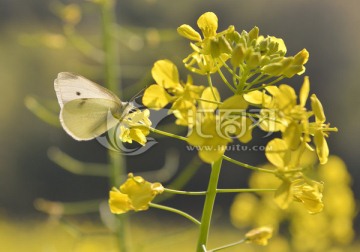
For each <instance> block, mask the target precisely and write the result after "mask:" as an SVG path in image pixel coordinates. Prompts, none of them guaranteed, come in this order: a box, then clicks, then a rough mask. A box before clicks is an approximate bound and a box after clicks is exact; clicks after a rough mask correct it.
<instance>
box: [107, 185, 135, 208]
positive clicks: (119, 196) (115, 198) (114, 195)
mask: <svg viewBox="0 0 360 252" xmlns="http://www.w3.org/2000/svg"><path fill="white" fill-rule="evenodd" d="M109 195H110V197H109V206H110V211H111V212H112V213H114V214H122V213H126V212H128V211H130V210H132V205H131V202H130V199H129V196H128V195H126V194H123V193H121V192H120V191H119V190H117V189H116V188H113V189H112V190H111V191H110V194H109Z"/></svg>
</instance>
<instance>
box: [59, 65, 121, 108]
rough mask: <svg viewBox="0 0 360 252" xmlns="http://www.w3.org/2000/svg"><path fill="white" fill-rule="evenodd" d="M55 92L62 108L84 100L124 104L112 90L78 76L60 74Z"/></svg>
mask: <svg viewBox="0 0 360 252" xmlns="http://www.w3.org/2000/svg"><path fill="white" fill-rule="evenodd" d="M54 87H55V92H56V96H57V99H58V102H59V104H60V107H61V108H62V107H63V106H64V104H66V103H67V102H69V101H72V100H76V99H83V98H86V99H88V98H100V99H107V100H112V101H114V102H117V103H119V104H120V105H121V104H122V103H121V101H120V99H119V98H118V97H117V96H116V95H115V94H114V93H112V92H111V91H110V90H108V89H106V88H104V87H102V86H100V85H98V84H96V83H94V82H92V81H90V80H88V79H86V78H85V77H82V76H80V75H77V74H73V73H69V72H62V73H59V74H58V76H57V78H56V79H55V82H54Z"/></svg>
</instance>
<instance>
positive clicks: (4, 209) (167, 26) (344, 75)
mask: <svg viewBox="0 0 360 252" xmlns="http://www.w3.org/2000/svg"><path fill="white" fill-rule="evenodd" d="M69 2H72V3H79V4H81V6H82V10H83V17H82V21H81V23H80V24H79V25H78V32H79V34H81V35H82V36H84V37H85V38H86V39H88V40H89V41H90V42H91V43H93V44H94V45H95V46H99V47H100V46H101V39H100V35H101V30H100V26H99V24H100V15H99V11H98V10H97V9H96V7H95V6H94V5H93V4H91V3H89V2H87V1H63V2H62V3H69ZM118 2H119V4H118V8H117V15H118V21H119V24H120V26H121V27H122V29H119V30H118V31H117V32H119V34H118V36H119V43H120V45H121V47H120V62H121V65H122V70H121V72H122V83H123V86H124V87H125V88H127V90H128V91H127V92H126V93H124V94H122V98H124V99H126V98H129V97H131V96H132V95H133V94H135V93H136V92H137V91H138V90H136V89H140V87H141V86H142V85H147V84H151V79H150V77H149V71H150V69H151V66H152V64H153V62H155V61H156V60H157V59H162V58H169V59H171V60H173V61H175V62H176V63H178V65H179V66H180V62H181V59H182V58H184V57H185V56H186V55H187V53H188V52H189V51H190V49H189V47H188V42H187V41H186V40H185V39H182V38H181V37H180V36H177V34H176V32H175V31H176V28H177V27H178V26H179V25H181V24H183V23H186V24H190V25H192V26H193V27H195V24H196V20H197V18H198V17H199V16H200V15H201V14H202V13H204V12H206V11H213V12H215V13H216V14H217V16H218V18H219V23H220V28H219V29H220V30H222V29H225V28H226V27H227V26H229V25H235V27H236V29H237V30H240V31H241V30H242V29H244V30H250V29H251V28H252V27H254V26H255V25H256V26H258V27H259V28H260V33H261V34H263V35H267V34H269V35H273V36H276V37H281V38H283V39H284V41H285V43H286V45H287V47H288V54H289V55H292V54H295V53H296V52H298V51H300V50H301V49H302V48H306V49H307V50H308V51H309V52H310V60H309V62H308V63H307V65H306V67H307V72H306V74H307V75H309V76H310V82H311V89H312V92H314V93H316V94H317V96H318V97H319V99H320V100H321V101H322V103H323V105H324V108H325V113H326V115H327V119H328V121H329V122H331V124H332V125H334V126H336V127H338V128H339V132H338V133H337V134H331V137H330V139H329V145H330V149H331V152H332V154H336V155H338V156H341V157H342V158H343V159H344V161H345V162H346V164H347V166H348V169H349V171H350V173H351V175H352V177H353V190H354V192H355V196H356V197H357V198H359V197H360V183H359V182H358V179H359V177H360V170H359V169H358V168H359V166H360V162H359V159H358V156H359V155H358V153H359V141H360V139H359V133H358V130H359V128H360V125H359V118H360V112H359V111H360V110H359V109H360V106H359V105H360V99H359V98H358V97H357V96H358V92H359V93H360V85H359V84H360V83H359V77H357V76H356V74H358V73H359V69H360V68H359V66H360V47H359V45H360V33H359V32H358V31H359V25H360V16H359V14H358V12H359V10H360V2H359V1H358V0H348V1H338V0H327V1H310V0H301V1H300V0H297V1H288V0H272V1H268V0H258V1H238V0H223V1H216V0H198V1H195V0H182V1H166V0H132V1H118ZM60 3H61V2H57V1H46V0H33V1H20V0H0V86H1V91H0V102H1V103H0V104H1V106H0V118H1V119H0V120H1V123H0V134H1V135H0V141H1V147H0V148H1V149H0V219H8V220H11V221H15V222H16V223H18V221H23V220H26V221H28V220H32V221H33V220H34V219H35V220H37V219H38V218H40V219H41V218H43V217H44V215H42V214H40V213H39V212H37V211H36V210H35V208H34V206H33V202H34V200H35V199H37V198H46V199H49V200H54V201H72V202H74V201H77V200H91V199H99V198H100V199H101V198H104V199H105V198H106V197H107V193H108V189H109V185H108V180H107V179H106V178H95V177H83V176H77V175H74V174H71V173H69V172H67V171H64V170H62V169H61V168H59V167H58V166H57V165H55V164H54V163H53V162H51V161H50V160H49V159H48V157H47V151H48V149H49V148H50V147H52V146H57V147H59V148H61V149H62V150H64V151H65V152H66V153H68V154H70V155H71V156H73V157H75V158H77V159H79V160H83V161H86V162H106V150H105V149H104V148H103V147H101V146H100V145H99V144H98V143H97V142H96V141H92V142H86V143H85V142H75V141H74V140H72V139H71V138H70V137H69V136H68V135H66V134H65V133H64V131H63V130H62V129H60V128H56V127H52V126H49V125H48V124H46V123H44V122H43V121H40V120H38V119H37V118H36V117H35V116H34V115H33V114H32V113H31V112H29V110H27V109H26V107H25V105H24V99H25V97H27V96H28V95H32V96H34V97H37V98H39V100H40V101H41V102H43V103H44V104H47V105H48V106H49V107H55V110H56V109H57V105H56V103H55V102H54V101H55V93H54V90H53V80H54V78H55V77H56V75H57V73H58V72H61V71H71V72H76V73H79V74H81V75H84V76H87V77H88V78H89V79H93V80H96V81H97V82H99V83H102V82H103V78H102V76H103V75H102V70H103V69H102V67H101V66H100V65H99V64H97V62H95V60H91V59H88V58H87V57H85V56H84V55H82V54H81V53H79V52H78V50H76V49H75V48H74V45H72V44H71V43H69V42H66V41H65V40H63V38H62V37H59V36H58V35H57V34H62V22H61V20H60V19H59V17H58V16H57V15H56V14H55V12H56V8H57V6H58V5H59V4H60ZM182 73H183V74H182V79H185V76H186V75H185V74H186V72H185V71H183V70H182ZM285 81H286V80H285ZM139 83H140V84H139ZM301 83H302V77H297V78H295V79H293V80H292V81H291V83H288V84H291V85H293V86H295V87H296V88H298V87H299V86H300V85H301ZM134 85H138V86H136V87H134ZM159 141H160V143H161V144H157V145H155V146H154V147H153V148H151V149H150V150H149V151H148V152H146V153H144V154H141V155H139V156H136V157H129V158H128V167H129V169H130V170H132V171H144V170H156V169H158V168H160V167H162V166H163V165H164V160H165V156H166V149H169V147H174V148H176V149H178V150H179V151H180V155H181V161H180V165H179V167H180V168H181V167H182V166H185V165H186V164H187V163H188V162H189V160H191V158H192V157H193V156H194V155H196V153H187V151H186V148H185V145H183V144H178V143H174V142H173V141H168V140H167V139H161V140H159ZM259 155H260V156H261V155H262V154H259V153H256V154H255V155H254V153H242V154H240V155H239V158H240V159H242V160H244V161H247V162H249V163H252V164H259V163H261V162H263V161H264V160H265V159H264V158H263V157H260V158H259ZM208 174H209V173H208V167H206V166H204V167H201V168H200V169H199V171H198V172H197V174H196V175H195V179H194V180H192V181H191V182H190V183H189V185H188V187H187V189H189V190H190V189H193V190H203V189H204V188H205V187H206V181H207V178H208V177H207V176H208ZM247 175H248V173H247V172H244V171H243V170H241V169H238V170H237V171H235V172H234V170H233V169H224V173H223V174H222V178H221V182H220V184H221V187H237V186H239V185H245V182H246V177H247ZM231 201H232V196H231V197H220V198H219V200H218V201H217V203H218V205H217V207H218V208H219V209H220V210H219V214H223V215H224V216H227V215H228V209H229V205H230V203H231ZM168 204H169V205H173V206H179V207H181V208H182V209H183V210H189V211H192V212H194V213H195V214H198V213H199V211H200V208H201V204H202V202H201V201H200V202H198V201H195V200H193V199H190V202H189V199H187V198H184V197H179V198H177V199H175V200H172V201H169V202H168ZM193 208H194V209H193ZM153 214H154V216H152V215H151V216H152V218H153V219H154V218H155V219H156V218H158V219H157V220H159V221H160V220H162V219H161V217H159V216H158V215H157V214H159V215H163V214H164V213H157V214H156V211H154V213H153ZM145 215H146V214H145ZM143 216H144V215H143ZM171 217H172V215H168V214H166V218H169V221H170V223H172V221H173V219H172V218H171ZM139 218H142V217H139ZM179 218H180V217H179ZM175 219H176V220H179V219H178V217H176V218H175ZM225 219H226V218H225ZM180 220H181V219H180ZM227 221H228V220H225V222H227ZM28 225H29V226H32V224H28ZM145 226H146V225H145ZM355 227H356V229H357V230H359V228H360V223H359V222H356V223H355ZM24 228H25V230H27V229H26V228H28V229H31V228H29V227H24ZM13 230H16V229H13ZM14 232H15V231H14ZM19 239H21V237H19ZM14 242H16V241H15V240H14ZM0 247H1V245H0ZM60 251H61V250H60ZM63 251H67V249H64V250H63ZM89 251H90V250H89Z"/></svg>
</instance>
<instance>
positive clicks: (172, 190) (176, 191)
mask: <svg viewBox="0 0 360 252" xmlns="http://www.w3.org/2000/svg"><path fill="white" fill-rule="evenodd" d="M164 192H168V193H173V194H181V195H194V196H198V195H200V196H201V195H206V192H205V191H200V192H188V191H180V190H174V189H169V188H165V190H164Z"/></svg>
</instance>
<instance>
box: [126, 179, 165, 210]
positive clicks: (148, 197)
mask: <svg viewBox="0 0 360 252" xmlns="http://www.w3.org/2000/svg"><path fill="white" fill-rule="evenodd" d="M163 190H164V188H163V187H162V186H161V185H159V183H156V184H155V185H154V184H152V183H150V182H148V181H146V180H144V179H143V178H142V177H140V176H135V177H134V176H133V174H132V173H129V178H128V179H127V180H126V182H125V183H124V184H123V185H121V186H120V191H121V192H122V193H124V194H127V195H128V196H129V199H130V200H131V204H132V206H133V210H135V211H142V210H147V209H148V208H149V203H150V202H151V201H152V200H153V199H154V197H155V196H156V195H157V194H159V193H162V192H163Z"/></svg>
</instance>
